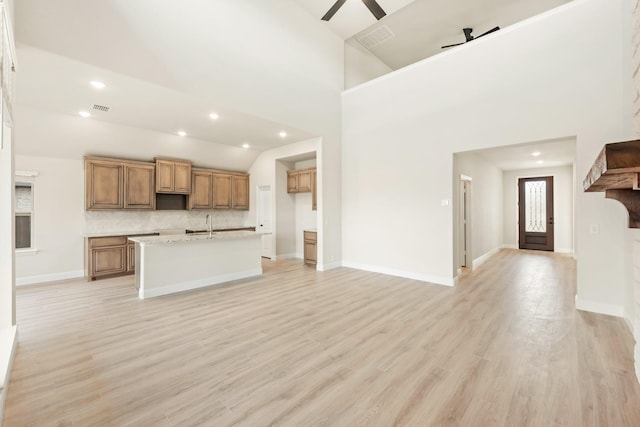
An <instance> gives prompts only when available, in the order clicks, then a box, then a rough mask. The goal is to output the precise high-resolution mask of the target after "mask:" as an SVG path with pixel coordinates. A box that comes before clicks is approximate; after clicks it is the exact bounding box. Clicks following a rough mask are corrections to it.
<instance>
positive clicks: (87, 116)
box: [78, 111, 91, 119]
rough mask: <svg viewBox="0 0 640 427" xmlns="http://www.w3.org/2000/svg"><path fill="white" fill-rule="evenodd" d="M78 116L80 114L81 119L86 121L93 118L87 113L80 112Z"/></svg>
mask: <svg viewBox="0 0 640 427" xmlns="http://www.w3.org/2000/svg"><path fill="white" fill-rule="evenodd" d="M78 114H80V117H82V118H84V119H86V118H89V117H91V114H90V113H88V112H86V111H80V112H79V113H78Z"/></svg>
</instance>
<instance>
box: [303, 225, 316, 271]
mask: <svg viewBox="0 0 640 427" xmlns="http://www.w3.org/2000/svg"><path fill="white" fill-rule="evenodd" d="M317 243H318V233H316V232H315V231H305V232H304V263H305V264H310V265H316V264H317V263H318V248H317Z"/></svg>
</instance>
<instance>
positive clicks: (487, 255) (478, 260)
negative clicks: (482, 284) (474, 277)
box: [471, 247, 502, 269]
mask: <svg viewBox="0 0 640 427" xmlns="http://www.w3.org/2000/svg"><path fill="white" fill-rule="evenodd" d="M500 249H502V248H501V247H497V248H494V249H492V250H490V251H489V252H487V253H485V254H484V255H480V256H479V257H478V258H476V259H474V260H473V261H472V262H471V265H472V266H473V267H471V268H474V269H475V268H478V267H480V266H481V265H482V264H484V263H485V262H486V261H487V260H488V259H489V258H491V257H492V256H494V255H495V254H497V253H498V251H500Z"/></svg>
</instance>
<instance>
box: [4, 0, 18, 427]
mask: <svg viewBox="0 0 640 427" xmlns="http://www.w3.org/2000/svg"><path fill="white" fill-rule="evenodd" d="M2 8H3V13H2V24H3V27H4V28H5V30H6V31H5V33H6V36H7V39H8V41H9V53H10V54H11V65H12V66H13V70H12V71H13V72H16V71H18V55H16V41H15V40H14V37H15V36H14V34H15V33H14V32H13V25H12V24H11V20H10V19H9V17H8V16H7V15H8V13H7V8H6V7H5V5H4V1H3V5H2ZM14 13H15V10H14ZM4 36H5V34H3V37H4ZM0 420H2V418H0Z"/></svg>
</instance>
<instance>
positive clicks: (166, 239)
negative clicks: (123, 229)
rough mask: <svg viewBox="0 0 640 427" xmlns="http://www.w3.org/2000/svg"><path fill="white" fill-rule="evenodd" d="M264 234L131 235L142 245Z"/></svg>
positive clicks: (245, 232) (231, 232) (252, 236)
mask: <svg viewBox="0 0 640 427" xmlns="http://www.w3.org/2000/svg"><path fill="white" fill-rule="evenodd" d="M260 236H262V233H260V232H257V231H225V232H215V231H214V232H212V233H211V234H210V233H209V232H204V233H192V234H167V235H162V236H141V237H130V238H129V240H131V241H132V242H136V243H140V244H141V245H160V244H165V243H178V242H193V241H197V240H238V239H251V238H255V237H260Z"/></svg>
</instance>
